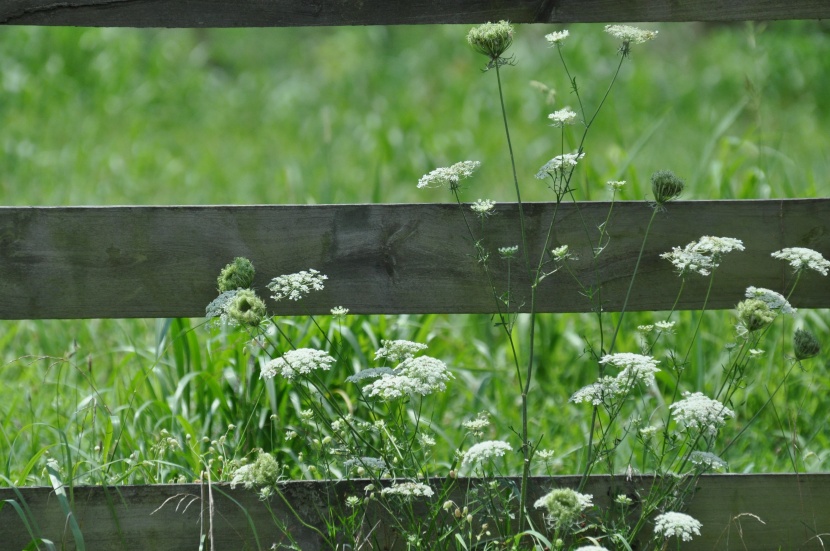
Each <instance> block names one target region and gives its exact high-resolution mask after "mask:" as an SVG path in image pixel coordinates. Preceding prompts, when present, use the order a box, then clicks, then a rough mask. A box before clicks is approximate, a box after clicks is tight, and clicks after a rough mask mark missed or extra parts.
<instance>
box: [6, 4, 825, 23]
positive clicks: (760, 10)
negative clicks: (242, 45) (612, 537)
mask: <svg viewBox="0 0 830 551" xmlns="http://www.w3.org/2000/svg"><path fill="white" fill-rule="evenodd" d="M827 17H830V3H828V2H826V0H791V1H790V2H781V1H780V0H728V1H724V0H625V1H620V0H510V1H507V0H501V1H498V2H489V1H483V0H363V1H361V2H344V1H343V0H237V1H217V0H188V1H186V2H182V1H181V0H70V1H62V2H54V1H52V0H8V1H6V2H3V3H2V5H1V6H0V23H2V24H14V25H74V26H96V27H295V26H322V25H423V24H431V23H484V22H486V21H498V20H500V19H507V20H509V21H512V22H514V23H587V22H611V23H619V22H626V21H742V20H753V19H754V20H772V19H823V18H827Z"/></svg>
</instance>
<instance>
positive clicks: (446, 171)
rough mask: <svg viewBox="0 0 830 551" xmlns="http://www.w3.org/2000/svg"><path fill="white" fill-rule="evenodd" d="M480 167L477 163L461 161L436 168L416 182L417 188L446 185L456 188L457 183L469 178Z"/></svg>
mask: <svg viewBox="0 0 830 551" xmlns="http://www.w3.org/2000/svg"><path fill="white" fill-rule="evenodd" d="M480 165H481V163H480V162H478V161H461V162H460V163H455V164H454V165H452V166H451V167H445V168H436V169H435V170H433V171H432V172H430V173H429V174H425V175H424V176H422V177H421V179H420V180H418V187H419V188H425V187H441V186H445V185H448V186H450V188H456V187H458V182H459V181H461V180H463V179H465V178H469V177H470V176H472V175H473V172H474V171H475V170H476V169H477V168H478V167H479V166H480Z"/></svg>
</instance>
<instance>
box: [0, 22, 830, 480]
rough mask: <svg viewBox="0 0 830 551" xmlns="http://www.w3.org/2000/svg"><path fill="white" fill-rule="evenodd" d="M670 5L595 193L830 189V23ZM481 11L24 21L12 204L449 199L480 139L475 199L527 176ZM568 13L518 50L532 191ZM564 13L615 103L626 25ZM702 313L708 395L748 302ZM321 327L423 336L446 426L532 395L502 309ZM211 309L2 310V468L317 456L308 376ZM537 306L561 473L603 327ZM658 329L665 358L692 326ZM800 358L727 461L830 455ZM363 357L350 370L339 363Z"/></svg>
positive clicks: (11, 133)
mask: <svg viewBox="0 0 830 551" xmlns="http://www.w3.org/2000/svg"><path fill="white" fill-rule="evenodd" d="M654 27H655V28H658V29H659V30H660V34H659V38H658V40H657V41H656V42H654V43H649V44H645V45H643V46H637V47H635V49H634V50H633V53H632V59H631V61H630V62H629V63H626V64H625V66H624V68H623V71H622V73H621V76H620V78H619V80H618V83H617V86H618V87H617V88H616V90H615V92H614V94H612V96H611V99H610V100H609V103H608V104H607V106H606V109H605V110H604V111H603V113H602V114H601V116H600V118H599V119H598V121H597V123H596V125H595V126H594V128H592V131H591V134H590V136H589V138H588V141H587V143H586V152H587V153H586V158H585V163H584V164H582V165H580V170H579V171H578V172H577V178H578V180H579V184H580V192H579V198H580V199H584V200H606V199H607V198H608V195H607V190H606V188H605V186H604V183H605V182H606V181H607V180H619V179H625V180H627V181H628V182H629V184H628V185H627V186H626V188H625V191H624V194H623V196H622V199H624V200H625V199H630V200H639V199H644V198H646V196H647V195H648V193H649V191H648V181H649V176H650V175H651V173H652V172H654V171H655V170H658V169H671V170H673V171H674V172H676V173H677V174H678V175H680V176H682V177H684V178H685V179H686V181H687V185H688V187H687V191H686V193H685V194H684V198H688V199H731V198H747V199H748V198H767V197H815V196H825V195H827V194H828V192H829V191H830V182H829V181H828V179H827V177H826V175H827V174H828V173H830V153H829V152H830V134H828V133H827V132H826V128H827V125H828V123H829V122H830V95H828V94H826V92H825V91H826V90H827V89H828V88H830V72H828V71H827V70H826V68H827V67H826V62H825V60H826V59H828V56H830V27H828V26H827V24H826V23H817V22H786V23H770V24H740V25H723V26H721V25H658V26H654ZM466 30H467V29H466V27H455V26H440V27H417V28H416V27H394V28H380V27H369V28H344V29H265V30H209V31H202V30H199V31H196V30H188V31H181V30H164V31H162V30H146V31H139V30H121V29H119V30H115V29H63V28H57V29H46V28H36V29H35V28H5V29H3V31H2V33H1V34H0V64H2V67H3V71H2V75H0V117H2V121H3V123H4V134H3V137H2V138H0V144H2V155H3V163H2V165H0V166H1V167H2V168H0V171H2V172H0V174H2V178H0V186H2V187H0V193H2V197H3V203H4V204H5V205H13V206H18V205H116V204H138V205H150V204H165V205H166V204H260V203H280V204H283V203H366V202H439V201H449V200H450V199H451V197H450V196H449V195H448V194H445V192H444V193H442V192H441V191H439V190H434V189H432V190H426V191H424V190H417V189H416V187H415V186H416V183H417V181H418V178H419V177H420V176H421V175H422V174H424V173H426V172H428V171H430V170H431V169H433V168H435V167H436V166H445V165H448V164H451V163H454V162H456V161H459V160H463V159H476V160H480V161H482V168H481V169H480V172H479V173H478V174H477V176H476V179H475V183H474V184H471V186H470V188H469V189H467V190H465V194H466V195H465V197H466V199H467V200H474V199H477V198H479V197H488V198H492V199H495V200H499V201H508V200H511V199H512V191H511V188H512V184H511V176H510V167H509V162H508V158H507V157H506V154H505V141H504V134H503V129H502V121H501V119H500V116H499V113H498V111H497V108H498V105H497V104H498V95H497V90H496V89H495V82H494V80H493V79H492V78H489V77H491V75H488V74H483V73H482V72H481V69H482V66H483V58H481V57H480V56H478V55H476V54H474V53H473V52H472V51H471V50H470V49H469V47H468V46H467V45H466V43H465V41H464V36H465V33H466ZM551 30H553V29H552V28H550V27H519V29H518V33H517V38H516V43H515V46H514V54H515V57H516V65H515V67H509V68H505V70H504V72H503V74H504V79H505V88H506V95H507V104H508V105H507V108H508V111H509V112H510V113H511V115H512V117H513V118H512V120H511V124H512V127H511V132H512V135H513V137H514V147H515V148H516V153H517V164H518V169H519V173H520V174H521V175H524V176H523V178H524V183H525V188H524V190H523V199H525V200H549V199H550V196H549V191H548V190H547V189H546V188H545V187H544V186H543V185H542V184H540V183H539V182H537V181H536V180H534V179H533V178H532V175H533V174H535V172H536V171H537V170H538V168H539V167H540V166H541V165H542V164H543V163H544V162H545V161H547V160H548V159H550V157H551V156H552V155H554V154H556V151H553V152H551V147H552V142H553V140H554V138H555V136H552V130H551V129H550V128H549V126H548V121H547V119H546V115H547V113H549V112H551V111H553V110H554V109H559V108H561V107H564V106H566V105H571V104H572V102H573V95H572V93H571V92H570V90H569V86H568V82H567V79H566V78H565V77H564V75H563V74H562V71H561V70H560V65H559V63H558V60H557V58H556V55H555V50H552V49H550V48H548V47H547V45H546V44H545V41H544V40H543V35H544V34H545V33H547V32H550V31H551ZM570 31H571V35H572V36H571V38H570V39H569V41H568V42H566V45H565V46H564V47H563V49H564V51H565V55H566V56H567V57H568V61H569V64H570V68H571V70H572V71H573V73H574V74H575V75H576V76H577V84H578V85H579V87H580V90H581V94H582V97H583V99H584V101H586V103H588V104H591V105H595V104H596V103H597V102H598V101H599V98H600V97H601V95H602V93H603V92H604V87H605V85H606V83H607V82H608V79H609V78H610V76H611V74H612V72H613V70H614V68H615V66H616V63H617V60H618V57H617V54H616V48H617V46H618V44H617V43H616V41H614V40H613V39H611V38H609V37H607V36H606V35H605V34H604V33H603V32H602V27H601V26H595V25H574V26H572V27H570ZM532 81H536V82H540V83H542V84H544V85H545V86H547V87H548V88H550V89H551V90H552V91H553V92H551V93H546V92H541V91H540V90H539V86H538V85H534V84H531V82H532ZM572 145H573V144H572ZM705 233H706V228H701V235H703V234H705ZM679 245H680V244H679ZM229 260H230V259H229ZM272 275H278V274H272ZM204 276H205V277H206V278H211V279H212V278H215V277H216V274H204ZM816 277H817V276H816ZM826 314H827V313H826V312H823V311H815V312H809V311H803V312H800V313H799V315H798V317H796V318H795V319H796V321H795V322H793V321H791V320H787V322H786V326H785V327H782V325H783V324H782V323H781V322H780V321H779V322H778V324H777V325H776V326H775V327H774V329H773V330H772V331H770V332H769V334H768V335H767V338H766V343H765V347H764V348H765V350H766V354H765V355H764V357H763V359H762V360H759V361H758V362H757V364H756V366H757V374H755V375H753V376H752V377H751V382H750V384H748V385H747V387H746V388H745V389H743V390H742V391H741V392H740V393H739V395H738V398H736V400H735V402H734V403H733V404H731V407H733V409H735V410H736V412H737V414H738V421H737V422H736V423H735V424H734V425H733V426H730V427H729V428H728V429H727V431H726V434H725V439H724V443H725V442H728V441H729V439H730V438H731V437H732V436H735V435H737V434H738V433H739V431H741V429H742V428H743V427H744V426H745V425H747V424H748V422H749V421H750V420H751V419H752V417H753V415H754V413H755V411H757V410H758V408H759V407H760V405H761V404H763V403H764V402H765V401H766V400H767V398H768V397H769V394H770V393H772V391H773V390H774V388H775V386H776V384H777V383H778V381H780V380H781V378H782V376H783V373H784V371H785V370H786V368H787V365H788V364H787V363H786V362H785V360H784V358H783V354H785V353H787V354H789V353H790V345H789V344H788V339H789V334H790V333H791V331H792V329H793V326H801V325H805V326H809V327H810V329H811V330H813V331H814V332H815V333H816V334H817V335H819V337H820V338H822V339H823V340H824V341H825V342H826V341H827V337H828V335H829V334H830V328H828V325H827V315H826ZM699 315H700V314H698V313H682V314H681V315H680V316H679V317H678V318H677V321H678V327H682V328H684V331H688V329H689V328H690V327H693V326H694V324H695V323H696V322H697V319H698V316H699ZM705 317H706V319H705V321H704V324H703V330H702V333H701V335H700V337H699V339H698V340H697V341H696V344H695V346H694V348H693V349H692V353H691V358H692V364H691V366H690V367H689V368H688V369H687V371H686V372H685V373H684V379H685V383H686V385H687V386H688V388H690V389H691V388H694V389H695V390H702V391H706V390H711V389H712V388H715V387H716V386H717V384H718V382H719V380H720V378H721V377H722V364H723V362H724V361H725V356H724V353H723V344H724V338H723V335H725V334H729V333H730V332H731V331H732V329H731V324H732V323H733V321H734V316H733V315H732V314H731V313H730V312H713V313H706V314H705ZM659 319H661V317H660V314H658V313H656V314H654V315H651V314H642V315H638V316H631V317H630V319H629V321H627V322H626V328H627V331H625V332H624V335H623V341H621V342H620V343H619V347H618V348H619V349H620V350H630V351H636V350H638V349H639V344H638V341H637V338H636V335H635V332H634V330H633V329H634V328H636V326H637V325H638V324H640V323H646V322H650V321H654V320H659ZM285 323H286V326H287V327H288V329H287V330H288V331H290V332H291V334H292V335H293V336H294V337H295V338H296V340H297V342H308V343H312V344H313V343H321V342H322V341H321V335H320V333H319V332H318V331H317V330H316V329H315V328H314V327H312V326H311V325H310V322H309V321H308V320H304V319H292V320H286V322H285ZM320 323H321V325H322V331H323V332H325V333H330V334H332V335H335V336H336V337H337V339H342V341H340V342H342V351H343V357H344V361H343V365H344V366H347V367H346V368H345V369H346V370H347V371H348V366H350V365H357V364H360V365H366V362H365V361H364V358H363V357H362V356H363V355H366V354H368V353H369V350H370V349H371V348H372V346H374V345H377V343H378V342H379V341H380V339H390V338H408V339H411V340H416V341H420V342H428V343H429V344H430V353H431V354H432V355H434V356H436V357H440V358H442V359H444V360H445V361H446V362H447V363H448V364H449V365H450V366H451V367H452V369H453V370H454V372H455V374H456V377H457V380H456V381H455V383H454V384H455V387H454V390H453V392H449V393H446V395H442V396H440V397H438V398H436V399H435V400H434V401H433V402H431V407H434V415H435V417H436V420H437V422H438V425H439V426H446V427H459V426H460V423H461V422H462V421H464V420H467V419H469V418H472V417H474V416H475V415H476V413H477V412H479V411H481V410H489V411H491V412H504V411H515V409H516V400H517V392H516V388H517V387H516V385H515V381H514V380H513V373H512V372H511V371H510V370H509V367H508V364H509V356H510V351H509V349H508V348H507V347H506V346H505V343H504V342H502V339H501V338H500V337H499V332H498V331H497V330H496V329H494V328H493V327H492V324H491V321H490V319H489V318H486V317H470V316H456V317H448V316H403V317H396V318H387V317H371V318H370V317H358V316H353V317H349V318H348V319H347V321H346V322H345V324H344V326H343V327H342V328H341V329H342V331H341V330H340V329H339V328H338V327H337V326H336V324H335V325H334V326H332V327H330V326H329V321H328V320H320ZM201 324H202V320H89V321H57V320H49V321H24V322H3V323H2V332H0V341H1V342H2V349H0V350H2V358H3V367H2V370H0V458H6V460H5V461H3V464H2V466H0V475H2V476H0V484H9V483H13V484H18V485H27V484H43V483H45V481H46V480H47V478H46V474H45V472H44V469H43V465H44V462H45V458H46V457H47V456H52V457H55V458H57V459H59V461H60V464H61V466H62V468H63V470H64V475H65V476H67V477H70V478H72V479H73V480H75V482H76V483H95V482H101V481H108V482H137V483H140V482H163V481H169V480H173V479H176V478H177V477H182V478H183V479H185V480H190V479H194V478H196V477H197V476H198V473H199V472H200V471H201V470H202V469H203V468H204V465H205V463H207V462H208V461H210V460H211V459H212V460H214V466H215V467H217V466H219V465H221V464H223V462H224V461H226V460H227V459H229V458H232V457H239V456H242V455H245V454H247V453H248V452H249V451H250V450H251V449H253V448H254V447H257V446H261V447H264V448H266V449H278V450H282V451H283V453H284V454H285V455H284V457H292V456H293V457H294V458H296V456H297V454H298V452H299V451H300V450H301V447H300V444H299V443H297V442H293V443H292V442H285V441H284V438H283V436H284V433H285V431H286V430H287V429H288V428H290V427H292V426H293V425H294V424H295V423H296V422H297V421H296V418H297V413H298V411H299V409H300V405H299V404H298V403H297V402H296V397H295V395H293V394H292V393H290V392H286V391H284V390H285V389H283V388H279V387H278V386H277V387H275V386H274V385H273V384H265V383H263V382H262V381H261V380H260V379H259V375H258V366H257V365H255V364H253V363H252V361H251V358H250V354H248V352H247V350H246V346H245V338H244V335H242V334H238V333H224V332H209V331H207V330H205V329H204V328H203V327H201ZM519 329H520V330H521V329H522V324H521V323H520V324H519ZM538 330H539V331H540V335H541V337H540V342H543V343H544V347H543V349H542V350H540V355H539V359H538V367H539V371H538V373H539V374H538V379H537V381H538V383H537V384H536V386H535V388H534V389H533V391H532V396H531V399H532V401H533V403H535V404H536V406H535V407H536V408H537V411H538V412H539V414H538V416H537V417H536V418H535V420H534V427H533V430H534V432H535V433H536V434H539V435H544V446H543V447H544V448H550V449H554V450H556V451H557V452H558V458H559V459H558V463H557V465H556V470H557V472H561V473H567V472H575V471H576V470H577V469H578V466H579V462H580V457H581V450H582V449H583V446H584V444H585V433H586V432H587V431H588V429H587V427H588V423H589V421H590V414H589V413H588V412H589V410H587V409H586V408H584V407H583V408H580V407H576V406H572V405H568V404H567V400H568V397H569V396H570V395H571V394H572V393H573V392H574V391H575V390H577V389H578V388H580V387H582V386H584V385H586V384H589V383H590V382H592V381H593V380H594V379H595V377H596V372H595V371H594V370H593V369H588V368H586V366H588V365H589V364H588V362H587V361H586V360H585V348H586V345H585V340H584V337H585V336H586V335H587V336H588V337H589V338H590V337H591V333H592V332H594V333H596V332H597V331H598V330H599V329H598V328H597V327H596V324H595V321H594V320H593V318H591V317H590V316H578V315H558V316H546V317H543V318H541V319H540V320H539V324H538ZM341 335H342V336H341ZM676 338H677V339H680V337H676ZM663 345H664V346H665V348H664V349H663V350H661V351H659V353H663V354H665V353H668V351H669V350H670V349H671V347H673V346H675V345H676V346H677V347H682V342H673V341H671V340H669V341H666V342H664V343H663ZM805 366H807V367H809V369H808V370H806V371H802V370H798V369H797V370H795V371H794V372H793V374H792V375H791V376H790V378H789V379H788V382H787V384H786V385H785V386H784V387H783V388H782V389H781V390H780V391H779V393H778V394H777V395H776V397H775V399H774V400H773V402H772V405H771V406H768V407H767V408H766V409H765V410H764V412H763V413H762V415H760V416H759V417H758V418H757V419H754V420H753V422H752V424H751V427H750V429H749V433H748V434H744V435H743V437H742V438H741V439H740V440H739V441H738V442H737V443H736V444H735V445H734V446H732V447H730V448H729V450H728V453H727V454H726V455H725V457H724V459H726V460H727V461H728V462H729V464H730V468H731V470H733V471H737V472H741V471H792V470H793V469H794V468H796V469H798V470H799V471H805V470H806V471H815V470H826V469H827V456H828V450H830V445H828V444H830V443H829V442H828V438H830V435H828V433H827V432H826V431H824V430H823V422H824V419H825V418H826V417H827V415H828V412H830V407H829V405H828V403H827V402H826V400H825V399H824V397H823V396H822V394H821V392H817V389H823V388H827V387H828V385H830V381H829V380H828V370H827V369H826V367H827V365H826V360H825V359H822V358H821V357H820V358H818V359H814V360H812V361H811V362H810V363H809V364H805ZM346 374H348V373H346ZM346 374H344V373H343V372H332V373H331V374H330V381H329V382H330V384H331V385H332V386H333V387H337V386H338V385H340V384H341V382H342V379H343V378H344V377H345V375H346ZM659 384H660V385H661V387H662V388H666V389H668V388H670V386H671V384H672V383H671V381H670V380H668V379H660V380H659ZM654 405H655V404H650V406H651V407H653V406H654ZM513 422H515V421H513ZM229 425H235V426H236V428H235V429H232V430H229V429H228V426H229ZM510 428H511V421H507V420H504V419H503V418H499V419H498V420H497V422H496V423H495V424H494V427H493V429H492V434H490V435H489V436H491V437H493V438H508V437H510V436H511V431H510ZM163 431H166V432H163ZM459 434H460V430H459V432H458V433H456V432H454V431H452V430H447V432H446V434H442V436H444V438H443V439H442V442H440V443H439V446H438V448H437V450H436V455H437V456H444V457H447V458H449V457H451V454H452V450H454V449H455V447H456V446H458V444H459V439H460V436H459ZM171 438H172V439H173V440H174V441H175V444H174V443H173V442H172V441H170V440H169V439H171ZM632 453H634V452H632ZM508 467H509V468H513V469H515V464H513V463H511V464H509V465H508ZM618 467H619V469H620V470H622V469H624V468H625V465H618ZM295 474H297V475H299V472H297V471H295ZM306 474H307V473H306Z"/></svg>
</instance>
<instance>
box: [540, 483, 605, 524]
mask: <svg viewBox="0 0 830 551" xmlns="http://www.w3.org/2000/svg"><path fill="white" fill-rule="evenodd" d="M593 498H594V496H593V495H591V494H581V493H579V492H577V491H574V490H571V489H570V488H556V489H555V490H551V491H550V492H549V493H547V494H545V495H543V496H542V497H540V498H539V499H537V500H536V502H535V503H534V504H533V506H534V507H535V508H536V509H545V511H546V512H547V514H546V515H545V519H546V520H547V522H548V524H549V525H551V526H553V527H556V528H562V527H567V526H570V525H571V524H573V523H574V522H576V521H577V520H578V519H579V518H580V516H581V515H582V512H583V511H584V510H585V509H587V508H589V507H591V506H593V502H592V500H593Z"/></svg>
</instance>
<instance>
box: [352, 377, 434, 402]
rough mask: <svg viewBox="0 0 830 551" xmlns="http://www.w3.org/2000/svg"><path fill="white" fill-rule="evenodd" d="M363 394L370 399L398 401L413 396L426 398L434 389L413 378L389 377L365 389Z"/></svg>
mask: <svg viewBox="0 0 830 551" xmlns="http://www.w3.org/2000/svg"><path fill="white" fill-rule="evenodd" d="M363 392H364V394H366V395H367V396H369V397H378V398H380V399H382V400H397V399H399V398H406V397H407V396H410V395H412V394H420V395H421V396H426V395H427V394H429V393H430V392H432V389H430V388H429V387H427V386H426V385H424V384H423V383H421V382H420V381H419V380H417V379H413V378H412V377H404V376H402V375H387V376H385V377H381V378H380V379H377V380H375V381H374V382H372V383H371V384H368V385H366V386H364V387H363Z"/></svg>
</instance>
